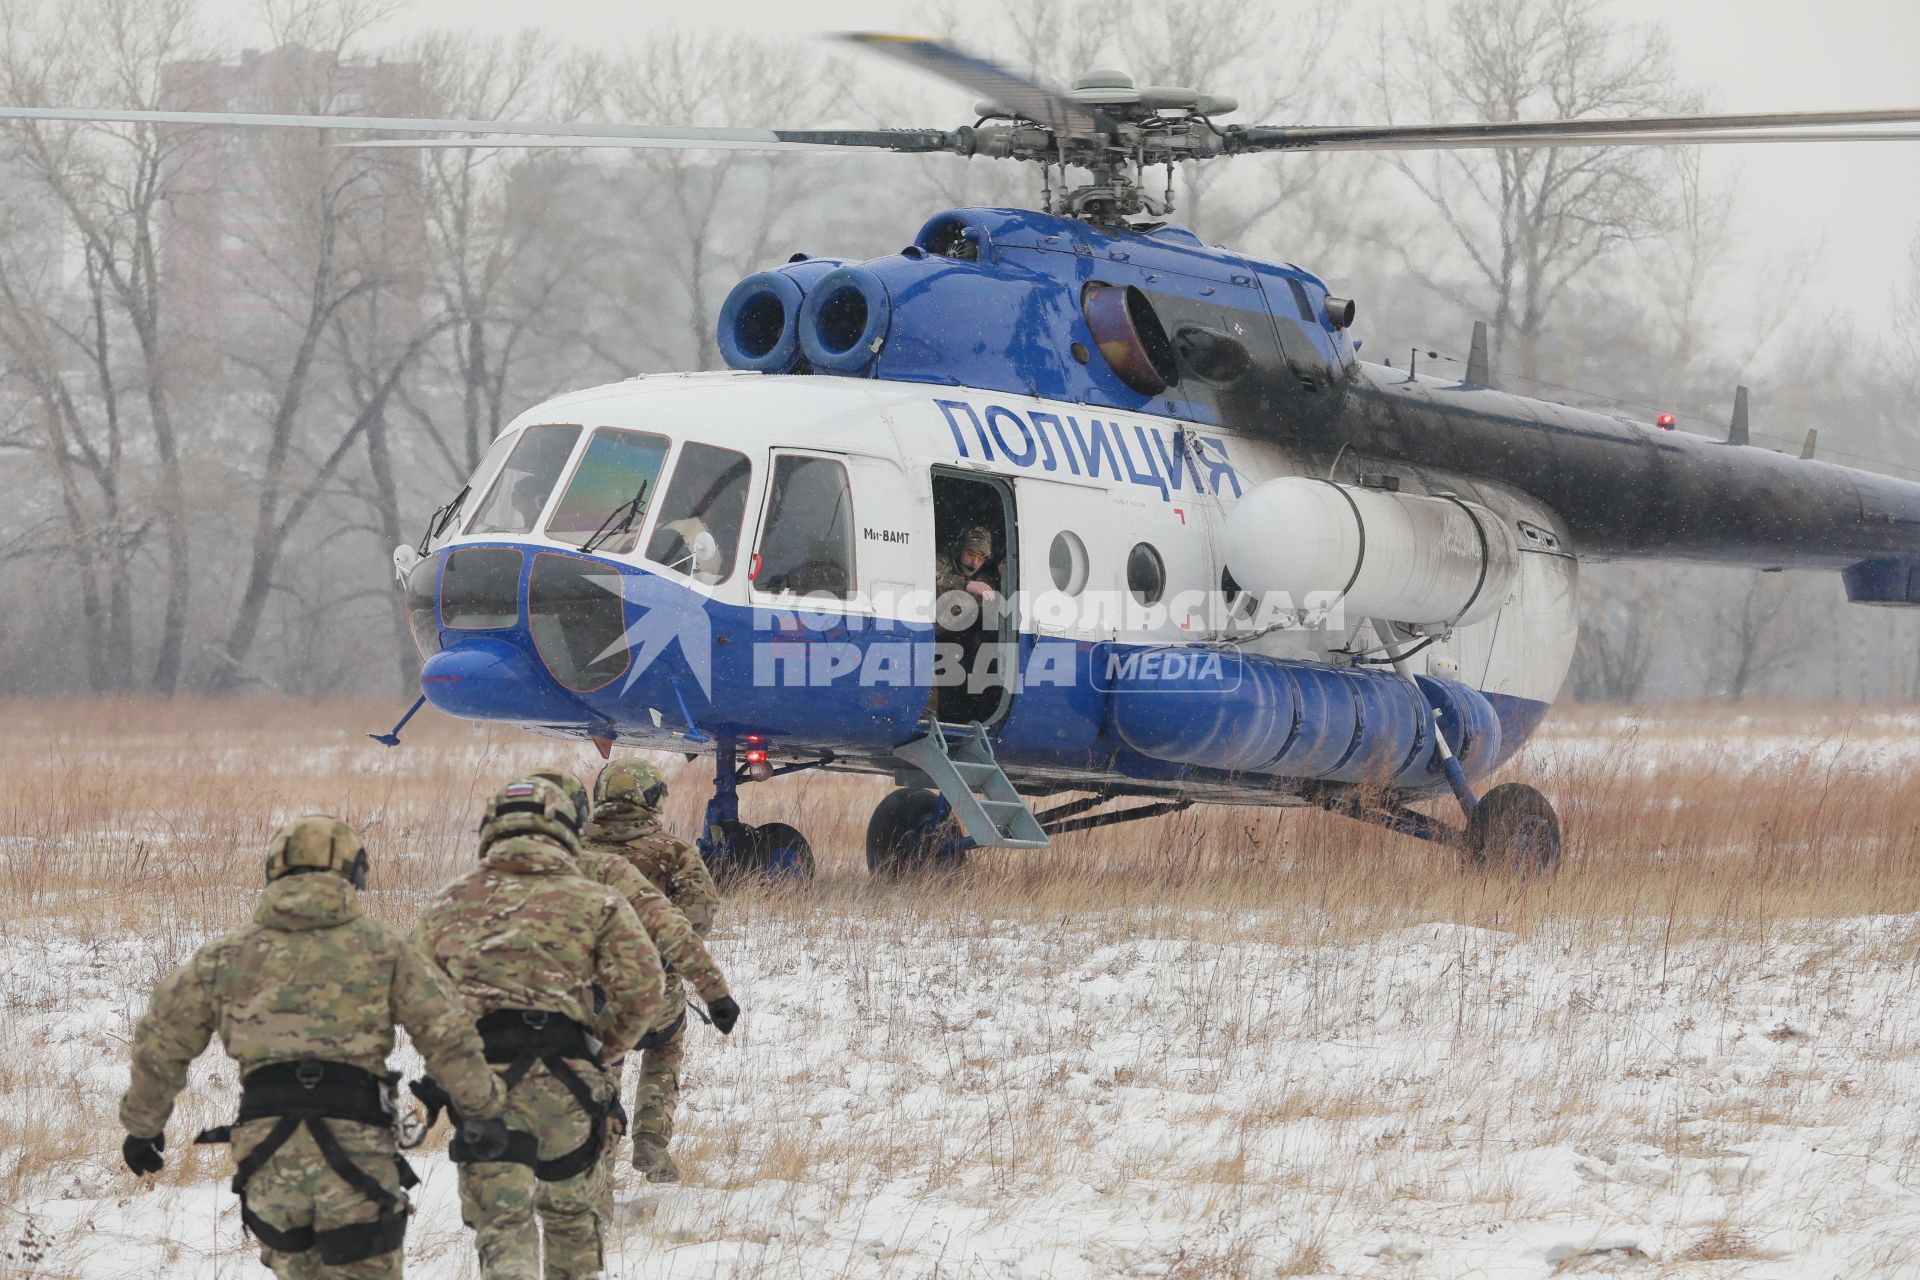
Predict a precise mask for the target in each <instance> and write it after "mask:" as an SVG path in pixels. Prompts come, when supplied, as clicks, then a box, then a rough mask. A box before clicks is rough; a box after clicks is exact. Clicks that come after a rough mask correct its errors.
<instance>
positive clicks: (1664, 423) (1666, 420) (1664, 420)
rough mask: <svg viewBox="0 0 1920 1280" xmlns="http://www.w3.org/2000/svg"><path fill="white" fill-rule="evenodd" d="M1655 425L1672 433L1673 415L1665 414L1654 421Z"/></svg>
mask: <svg viewBox="0 0 1920 1280" xmlns="http://www.w3.org/2000/svg"><path fill="white" fill-rule="evenodd" d="M1653 425H1654V426H1656V427H1659V428H1660V429H1661V430H1662V431H1671V430H1673V415H1672V414H1670V413H1663V414H1661V415H1660V416H1659V417H1657V418H1655V419H1654V420H1653Z"/></svg>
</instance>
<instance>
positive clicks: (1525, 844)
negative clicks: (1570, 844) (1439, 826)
mask: <svg viewBox="0 0 1920 1280" xmlns="http://www.w3.org/2000/svg"><path fill="white" fill-rule="evenodd" d="M1461 845H1462V860H1463V861H1464V862H1465V863H1466V865H1467V866H1469V867H1471V868H1473V869H1475V870H1482V871H1507V872H1511V873H1512V874H1513V875H1514V876H1515V877H1517V878H1519V879H1523V880H1524V879H1527V878H1529V877H1531V876H1536V875H1541V874H1544V873H1545V872H1548V871H1551V870H1553V868H1554V866H1555V864H1557V863H1558V862H1559V861H1560V819H1559V818H1558V817H1557V816H1556V815H1555V814H1554V812H1553V806H1552V805H1551V804H1549V803H1547V798H1546V797H1545V796H1543V795H1541V794H1540V793H1539V792H1538V791H1536V790H1535V789H1534V788H1532V787H1530V786H1528V785H1527V784H1526V783H1524V782H1503V783H1501V784H1500V785H1499V786H1497V787H1495V788H1493V790H1491V791H1489V792H1487V794H1485V795H1484V796H1481V797H1480V803H1479V804H1477V805H1475V806H1474V810H1473V816H1472V817H1471V818H1468V819H1467V829H1466V832H1465V834H1464V835H1463V836H1462V838H1461Z"/></svg>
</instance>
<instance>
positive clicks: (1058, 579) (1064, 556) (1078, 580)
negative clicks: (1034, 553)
mask: <svg viewBox="0 0 1920 1280" xmlns="http://www.w3.org/2000/svg"><path fill="white" fill-rule="evenodd" d="M1047 568H1048V569H1049V570H1051V571H1052V573H1053V585H1054V586H1055V587H1056V588H1058V589H1059V590H1061V591H1064V592H1066V593H1067V594H1068V595H1070V596H1077V595H1079V594H1080V593H1081V592H1082V591H1084V590H1085V589H1086V586H1087V544H1086V543H1084V542H1082V541H1080V535H1079V534H1077V533H1074V532H1073V531H1072V530H1070V529H1062V530H1061V531H1060V532H1059V533H1056V534H1054V535H1053V546H1052V547H1050V548H1049V549H1048V551H1047Z"/></svg>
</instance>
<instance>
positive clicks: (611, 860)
mask: <svg viewBox="0 0 1920 1280" xmlns="http://www.w3.org/2000/svg"><path fill="white" fill-rule="evenodd" d="M527 776H529V777H533V778H545V779H547V780H548V781H549V782H552V783H553V784H554V785H556V786H558V787H559V788H560V789H561V790H563V791H565V792H566V793H567V798H568V799H570V800H572V801H573V804H574V812H575V814H576V816H577V819H578V822H579V823H580V825H582V826H584V825H585V823H586V821H587V817H588V815H589V814H590V813H591V812H592V801H591V800H589V799H588V797H587V789H586V787H584V786H582V785H581V783H580V779H578V778H576V777H575V776H574V775H573V774H571V773H568V772H567V771H566V770H565V769H559V768H553V767H548V768H543V769H535V770H534V771H533V772H532V773H531V774H529V775H527ZM695 856H696V857H697V856H698V854H697V853H696V855H695ZM705 869H706V868H705V865H704V864H702V867H701V870H702V871H705ZM580 874H582V875H584V876H585V877H586V878H587V879H589V880H592V881H594V882H596V883H598V884H604V885H606V886H607V887H608V888H610V889H613V890H616V891H617V892H619V893H620V894H621V896H623V897H625V898H626V900H627V901H628V902H630V903H632V904H633V910H634V914H635V915H637V916H639V917H640V924H641V925H642V927H644V928H645V929H646V931H647V935H648V936H649V937H651V938H652V939H653V942H654V945H655V946H656V947H658V948H659V949H660V956H661V959H662V960H664V961H665V963H666V971H667V978H668V981H669V982H670V983H674V984H675V989H676V990H677V989H678V985H677V984H678V980H679V979H682V978H684V979H685V980H686V981H687V982H688V983H689V984H691V985H692V987H693V989H694V990H695V991H696V992H698V993H699V996H700V999H701V1001H702V1002H704V1003H705V1004H706V1006H707V1017H708V1019H709V1020H710V1021H711V1022H712V1023H713V1026H714V1029H715V1030H717V1031H718V1032H719V1033H720V1034H721V1035H723V1036H724V1035H731V1034H733V1027H734V1024H735V1023H736V1022H738V1021H739V1020H740V1005H739V1004H738V1003H737V1002H736V1001H735V1000H734V998H733V997H732V996H731V995H730V994H728V991H727V979H726V975H725V974H723V973H721V972H720V966H719V965H718V964H716V963H715V962H714V959H713V955H712V954H711V953H710V952H709V951H708V950H707V944H706V943H705V942H704V941H703V940H702V939H701V937H700V934H699V933H698V932H696V931H695V929H694V927H693V925H692V924H691V923H689V922H688V920H687V917H686V916H685V915H683V914H681V912H680V909H679V908H678V907H675V906H674V905H673V903H672V902H670V901H668V899H667V895H666V894H664V893H661V892H660V890H659V889H657V888H655V887H654V884H653V881H651V880H649V879H647V878H646V877H645V876H643V875H641V874H640V872H639V871H637V870H635V869H634V866H633V864H632V863H630V862H628V861H627V860H626V859H625V858H623V857H621V856H620V855H619V854H617V853H610V852H608V851H606V850H604V849H599V848H593V847H587V846H584V845H583V847H582V848H581V850H580ZM707 918H708V920H709V921H710V920H711V918H712V917H711V913H709V914H708V916H707ZM709 927H711V926H709ZM685 1022H686V1006H685V1005H684V1004H683V1005H682V1006H681V1007H680V1009H679V1011H678V1013H677V1014H676V1016H675V1017H674V1018H673V1019H672V1020H671V1021H670V1022H668V1024H667V1029H666V1030H665V1031H664V1032H663V1031H659V1030H650V1031H648V1032H647V1034H646V1035H644V1036H642V1037H641V1038H640V1043H639V1045H638V1046H637V1047H638V1048H640V1049H641V1050H642V1058H641V1061H642V1062H643V1063H644V1062H645V1060H646V1059H645V1054H646V1052H648V1051H651V1050H654V1049H657V1048H662V1047H664V1046H665V1045H666V1044H667V1043H668V1041H669V1040H673V1039H675V1038H677V1036H678V1035H679V1032H680V1029H681V1027H683V1026H684V1025H685ZM621 1067H622V1064H621V1063H618V1062H616V1063H614V1064H613V1068H612V1070H613V1083H614V1089H615V1091H616V1092H617V1091H618V1090H619V1088H620V1081H621V1074H622V1072H621ZM675 1083H676V1084H677V1083H678V1081H677V1080H676V1081H675ZM642 1102H643V1103H644V1095H643V1099H642ZM635 1110H636V1111H639V1110H640V1104H637V1105H636V1106H635ZM667 1123H668V1125H669V1127H671V1125H672V1117H671V1115H669V1117H668V1120H667ZM637 1141H638V1140H637V1139H636V1146H637ZM663 1145H664V1144H663ZM649 1146H651V1144H649ZM647 1154H648V1155H649V1156H653V1155H655V1154H656V1153H653V1152H651V1151H650V1152H648V1153H647ZM604 1158H605V1162H606V1166H607V1167H606V1181H605V1184H604V1186H603V1187H602V1201H601V1213H602V1216H603V1217H604V1216H607V1214H608V1212H609V1211H610V1210H611V1208H612V1203H613V1161H614V1159H615V1144H614V1143H612V1142H609V1143H607V1147H606V1152H605V1157H604ZM635 1163H636V1166H637V1165H638V1160H637V1159H636V1162H635ZM645 1171H646V1172H648V1174H649V1177H650V1178H651V1179H652V1180H653V1181H655V1182H671V1181H673V1180H674V1179H675V1177H677V1176H678V1170H677V1169H675V1168H674V1167H673V1165H672V1160H671V1157H669V1158H668V1160H667V1162H666V1165H665V1167H664V1168H663V1167H662V1166H660V1165H658V1164H655V1165H654V1166H653V1167H652V1168H651V1169H650V1170H645Z"/></svg>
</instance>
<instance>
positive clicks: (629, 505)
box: [580, 480, 652, 555]
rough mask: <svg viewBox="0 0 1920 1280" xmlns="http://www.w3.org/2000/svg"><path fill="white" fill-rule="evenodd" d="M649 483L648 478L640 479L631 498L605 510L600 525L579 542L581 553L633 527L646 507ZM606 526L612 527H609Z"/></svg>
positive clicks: (587, 551) (586, 552)
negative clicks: (583, 540)
mask: <svg viewBox="0 0 1920 1280" xmlns="http://www.w3.org/2000/svg"><path fill="white" fill-rule="evenodd" d="M651 483H652V482H651V481H649V480H642V481H641V482H640V488H639V490H638V491H637V492H636V493H635V494H634V495H633V496H632V497H631V498H628V499H627V500H626V501H625V502H623V503H621V504H620V505H619V506H617V507H615V508H614V509H613V510H611V511H609V512H607V518H606V519H605V520H602V521H601V522H600V527H599V528H598V529H595V530H594V531H593V532H592V533H591V534H589V535H588V537H587V540H586V541H585V542H583V543H581V544H580V552H581V554H582V555H586V554H589V553H591V552H592V551H593V549H594V548H595V547H597V546H599V545H600V544H601V542H603V541H605V540H606V539H608V538H611V537H613V536H614V535H615V534H619V533H625V532H626V531H627V530H629V529H631V528H633V522H634V521H635V520H638V519H639V518H640V513H641V512H642V511H644V510H646V508H647V486H648V485H649V484H651ZM616 520H617V521H619V523H618V524H615V523H614V522H615V521H616ZM608 526H612V527H611V528H609V527H608Z"/></svg>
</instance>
